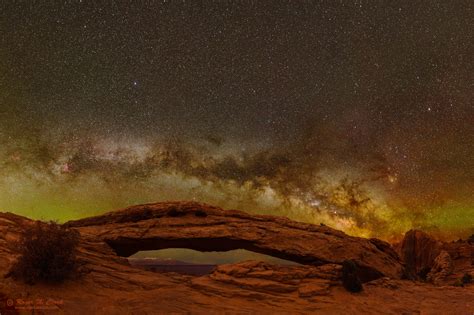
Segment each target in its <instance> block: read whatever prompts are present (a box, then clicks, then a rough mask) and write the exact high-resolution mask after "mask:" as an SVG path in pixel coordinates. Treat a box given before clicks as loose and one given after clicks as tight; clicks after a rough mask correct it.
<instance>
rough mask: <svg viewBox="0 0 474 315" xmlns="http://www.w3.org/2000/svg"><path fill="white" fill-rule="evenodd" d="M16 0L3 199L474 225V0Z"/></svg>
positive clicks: (42, 204) (8, 21)
mask: <svg viewBox="0 0 474 315" xmlns="http://www.w3.org/2000/svg"><path fill="white" fill-rule="evenodd" d="M52 3H53V2H52V1H50V2H48V3H46V1H38V2H36V1H22V2H20V1H2V2H1V3H0V12H1V15H0V209H1V210H2V211H11V212H14V213H18V214H22V215H27V216H29V217H33V218H42V219H57V220H59V221H61V222H62V221H65V220H69V219H74V218H80V217H84V216H88V215H93V214H98V213H101V212H104V211H108V210H111V209H115V208H121V207H125V206H128V205H132V204H136V203H144V202H155V201H165V200H196V201H201V202H206V203H211V204H214V205H218V206H222V207H225V208H237V209H241V210H245V211H248V212H251V213H260V214H274V215H283V216H287V217H290V218H292V219H295V220H299V221H303V222H310V223H315V224H319V223H325V224H327V225H329V226H332V227H334V228H337V229H341V230H344V231H345V232H347V233H349V234H353V235H360V236H366V237H368V236H376V237H381V238H384V239H396V238H399V237H400V235H402V233H404V232H405V231H407V230H408V229H411V228H421V229H424V230H426V231H428V232H431V233H436V234H438V235H439V236H441V237H446V238H451V239H454V238H458V237H465V236H467V235H470V234H473V233H474V99H473V97H474V76H473V73H474V68H473V66H474V61H473V56H474V47H473V43H474V40H473V34H474V22H473V21H474V3H473V2H472V1H471V0H467V1H349V0H347V1H334V0H331V1H314V2H309V1H279V2H277V1H259V2H253V1H236V2H230V1H229V2H228V1H220V2H204V1H186V2H183V1H162V2H158V1H150V2H145V1H133V2H132V1H131V2H125V1H124V2H122V1H118V2H109V3H108V4H103V5H101V4H99V1H88V0H83V1H80V0H77V1H66V2H59V1H56V2H55V4H52Z"/></svg>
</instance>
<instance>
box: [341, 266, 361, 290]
mask: <svg viewBox="0 0 474 315" xmlns="http://www.w3.org/2000/svg"><path fill="white" fill-rule="evenodd" d="M357 274H358V273H357V265H356V264H355V263H354V262H353V261H352V260H345V261H343V262H342V284H343V285H344V288H346V290H347V291H349V292H353V293H356V292H360V291H362V283H361V281H360V279H359V276H358V275H357Z"/></svg>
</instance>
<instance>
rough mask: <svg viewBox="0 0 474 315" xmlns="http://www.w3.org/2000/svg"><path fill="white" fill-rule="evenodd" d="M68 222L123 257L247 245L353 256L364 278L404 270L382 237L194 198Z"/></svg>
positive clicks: (325, 257)
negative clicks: (225, 207) (348, 232)
mask: <svg viewBox="0 0 474 315" xmlns="http://www.w3.org/2000/svg"><path fill="white" fill-rule="evenodd" d="M66 225H68V226H70V227H74V228H77V229H78V230H79V231H80V232H81V234H83V235H87V236H89V237H93V238H94V239H100V240H102V241H103V242H105V243H107V244H108V245H109V246H110V247H111V248H112V249H113V250H114V251H115V253H116V254H117V255H119V256H125V257H127V256H130V255H132V254H134V253H136V252H138V251H142V250H157V249H164V248H189V249H194V250H200V251H227V250H232V249H246V250H250V251H254V252H258V253H262V254H266V255H270V256H274V257H278V258H282V259H286V260H291V261H295V262H297V263H301V264H306V265H315V266H319V265H324V264H329V263H335V264H342V262H343V261H344V260H346V259H352V260H354V261H355V262H356V264H357V265H358V267H359V269H360V272H359V273H360V277H361V279H362V280H363V281H369V280H373V279H377V278H379V277H382V276H389V277H392V278H400V276H401V272H402V264H401V262H400V260H399V258H398V255H397V254H396V253H395V252H394V251H393V250H392V249H391V248H390V246H389V245H388V244H387V243H385V242H382V241H380V240H368V239H362V238H358V237H352V236H348V235H346V234H345V233H343V232H341V231H337V230H334V229H331V228H329V227H327V226H319V225H311V224H304V223H299V222H294V221H291V220H289V219H286V218H281V217H274V216H262V215H250V214H247V213H244V212H241V211H236V210H223V209H220V208H217V207H213V206H209V205H205V204H200V203H195V202H167V203H155V204H145V205H139V206H133V207H129V208H126V209H122V210H118V211H113V212H109V213H106V214H104V215H99V216H96V217H90V218H86V219H82V220H76V221H70V222H68V223H66Z"/></svg>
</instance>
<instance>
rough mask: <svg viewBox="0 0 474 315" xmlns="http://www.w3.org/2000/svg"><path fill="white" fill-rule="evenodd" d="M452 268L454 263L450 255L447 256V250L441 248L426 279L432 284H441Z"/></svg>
mask: <svg viewBox="0 0 474 315" xmlns="http://www.w3.org/2000/svg"><path fill="white" fill-rule="evenodd" d="M453 270H454V265H453V260H452V259H451V256H449V254H448V252H446V251H444V250H442V251H441V253H440V254H439V255H438V257H436V259H435V260H434V263H433V266H432V267H431V269H430V272H429V273H428V276H427V278H426V279H427V280H428V281H430V282H432V283H434V284H441V283H443V282H444V281H445V280H446V278H447V277H448V276H449V275H451V274H452V272H453Z"/></svg>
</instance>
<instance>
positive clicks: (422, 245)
mask: <svg viewBox="0 0 474 315" xmlns="http://www.w3.org/2000/svg"><path fill="white" fill-rule="evenodd" d="M440 252H441V242H438V241H437V240H435V239H433V238H432V237H431V236H429V235H428V234H426V233H424V232H422V231H418V230H410V231H408V232H407V233H406V234H405V237H404V238H403V241H402V243H401V248H400V256H401V258H402V260H403V262H404V263H405V276H407V277H408V278H410V279H416V278H419V277H422V278H424V277H426V274H427V273H428V272H429V270H430V269H431V267H432V266H433V263H434V260H435V259H436V257H437V256H438V255H439V253H440Z"/></svg>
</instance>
